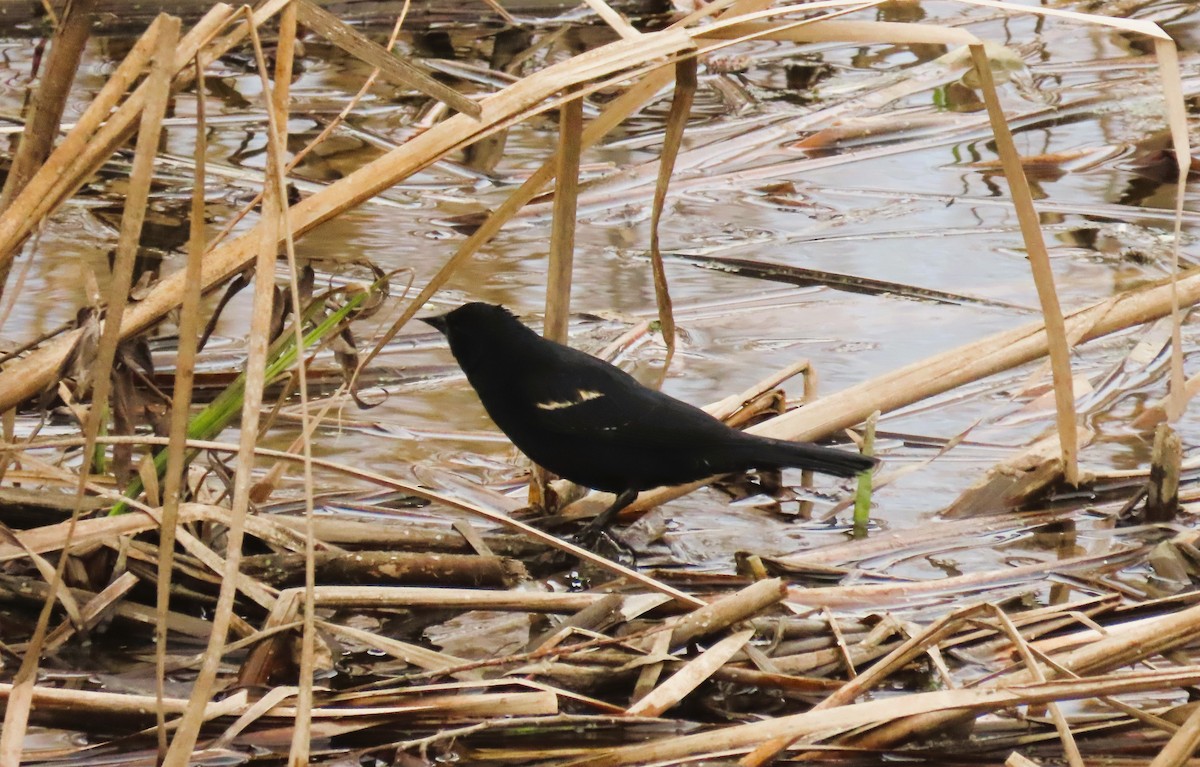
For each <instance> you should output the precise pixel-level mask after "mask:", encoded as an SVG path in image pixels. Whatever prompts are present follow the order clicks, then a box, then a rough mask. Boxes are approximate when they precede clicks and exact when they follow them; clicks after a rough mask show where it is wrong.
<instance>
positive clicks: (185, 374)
mask: <svg viewBox="0 0 1200 767" xmlns="http://www.w3.org/2000/svg"><path fill="white" fill-rule="evenodd" d="M192 61H193V76H194V77H195V82H196V147H195V155H194V161H195V167H196V169H195V182H194V186H193V188H192V207H191V215H190V219H191V220H190V221H189V222H188V227H189V228H188V245H187V264H186V266H185V267H184V269H185V273H186V275H187V285H188V290H186V291H185V292H184V294H183V305H182V307H181V308H180V312H179V349H178V350H177V352H176V359H175V391H174V392H173V394H172V397H171V426H170V437H169V440H168V443H167V467H166V471H165V472H164V476H163V499H162V501H163V510H162V525H161V531H160V533H159V554H158V583H157V590H158V599H157V603H156V604H157V634H156V643H155V644H156V647H155V656H156V657H155V663H156V674H155V688H154V690H155V695H156V697H157V698H158V700H159V701H160V704H159V707H158V712H157V714H158V753H159V757H158V758H159V760H162V759H164V758H166V754H167V746H168V743H167V730H166V726H165V725H166V721H165V718H164V717H165V713H164V712H163V710H162V705H161V701H162V699H163V697H164V696H165V694H166V693H165V689H164V688H165V684H166V673H167V671H166V669H167V636H168V630H167V613H168V612H169V611H170V600H171V580H172V573H173V571H174V568H175V529H176V527H177V526H178V524H179V501H180V489H181V488H182V487H183V471H184V456H185V454H186V449H187V448H186V444H185V443H186V441H187V430H188V419H189V416H190V415H191V405H192V386H193V383H194V382H195V372H196V352H197V347H198V345H199V338H200V333H201V328H202V325H201V323H200V267H201V261H202V259H203V257H204V251H205V248H206V243H205V236H204V235H205V226H204V208H205V205H204V188H205V184H206V178H205V172H204V170H205V165H206V163H207V141H206V135H207V134H206V132H207V121H206V109H205V105H204V101H205V95H206V94H205V87H204V67H203V66H202V65H201V63H200V59H199V57H197V58H195V59H193V60H192Z"/></svg>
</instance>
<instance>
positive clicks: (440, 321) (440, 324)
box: [417, 314, 446, 335]
mask: <svg viewBox="0 0 1200 767" xmlns="http://www.w3.org/2000/svg"><path fill="white" fill-rule="evenodd" d="M417 319H419V320H420V321H421V322H424V323H425V324H426V325H430V326H432V327H434V328H437V331H438V332H439V333H442V334H443V335H444V334H445V333H446V315H444V314H439V315H437V316H436V317H418V318H417Z"/></svg>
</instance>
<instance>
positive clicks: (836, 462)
mask: <svg viewBox="0 0 1200 767" xmlns="http://www.w3.org/2000/svg"><path fill="white" fill-rule="evenodd" d="M747 436H749V435H747ZM746 447H747V449H750V450H752V451H753V454H754V458H753V463H754V465H755V467H756V468H760V469H765V468H783V467H792V468H797V469H811V470H812V471H819V472H821V473H823V474H833V475H835V476H838V477H853V476H854V475H855V474H858V473H859V472H863V471H867V470H868V469H872V468H874V467H875V466H876V465H878V463H879V460H878V459H876V458H871V457H869V456H865V455H862V454H860V453H851V452H849V451H847V450H837V449H834V448H831V447H821V446H819V445H810V444H807V443H804V442H788V441H786V440H780V439H769V438H766V437H756V438H755V439H754V440H753V442H752V443H749V444H747V445H746Z"/></svg>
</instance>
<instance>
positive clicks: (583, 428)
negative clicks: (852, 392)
mask: <svg viewBox="0 0 1200 767" xmlns="http://www.w3.org/2000/svg"><path fill="white" fill-rule="evenodd" d="M422 321H423V322H426V323H428V324H430V325H432V326H433V327H435V328H437V329H438V330H439V331H441V332H442V333H443V334H444V335H445V336H446V339H447V340H448V341H449V342H450V351H451V352H452V353H453V354H454V358H455V359H456V360H458V364H459V366H461V367H462V369H463V372H464V373H466V374H467V381H469V382H470V384H471V386H472V387H473V388H474V389H475V392H476V393H477V394H478V395H479V399H480V400H482V401H483V406H484V408H485V409H486V410H487V412H488V415H490V416H491V417H492V420H493V421H495V422H496V425H497V426H499V427H500V430H501V431H503V432H504V433H505V434H506V435H507V436H508V438H509V439H511V440H512V442H513V444H514V445H516V446H517V448H518V449H520V451H521V452H522V453H524V454H525V455H526V456H528V457H529V459H530V460H532V461H533V462H534V463H536V464H538V465H539V466H542V467H543V468H545V469H547V470H549V471H552V472H554V473H555V474H557V475H559V476H560V477H563V478H565V479H569V480H571V481H572V482H574V483H576V484H578V485H583V486H584V487H590V488H592V489H593V490H604V491H607V492H610V493H616V494H617V499H616V501H615V502H614V503H613V504H612V506H610V507H609V508H608V509H606V510H605V511H604V512H603V513H602V514H600V516H598V517H596V519H595V520H594V521H593V522H592V524H590V525H589V526H588V527H587V528H586V530H585V531H584V533H583V535H582V540H587V539H588V537H589V535H591V534H594V533H596V532H599V531H600V530H603V529H605V527H606V526H607V525H608V524H609V523H610V522H611V521H612V519H613V518H614V517H615V516H616V514H617V513H618V512H620V511H621V509H623V508H625V507H626V506H628V505H629V504H630V503H632V502H633V500H634V499H635V498H637V494H638V491H640V490H648V489H650V488H652V487H659V486H662V485H682V484H686V483H688V482H693V481H695V480H698V479H704V478H705V477H711V476H713V475H716V474H729V473H733V472H744V471H747V470H749V469H780V468H784V467H795V468H801V469H812V470H813V471H819V472H823V473H825V474H835V475H837V476H839V477H851V476H854V475H855V474H858V473H859V472H862V471H866V470H867V469H870V468H871V467H873V466H875V464H876V463H877V461H876V460H875V459H874V458H868V457H866V456H863V455H859V454H858V453H849V452H845V451H842V450H834V449H832V448H827V447H818V446H817V445H810V444H807V443H804V442H787V441H784V440H778V439H770V438H768V437H759V436H756V435H753V434H747V433H746V432H743V431H738V430H736V429H731V428H730V427H728V426H726V425H725V424H724V423H722V422H721V421H719V420H717V419H716V418H714V417H712V416H711V415H709V414H708V413H706V412H704V411H703V410H701V409H700V408H697V407H693V406H692V405H689V404H687V403H686V402H681V401H679V400H677V399H675V398H673V397H670V396H668V395H666V394H663V393H662V392H659V391H655V390H654V389H649V388H647V387H645V386H642V385H641V384H640V383H638V382H637V380H636V379H634V378H633V376H631V375H629V374H628V373H626V372H625V371H623V370H621V369H620V368H617V367H614V366H613V365H610V364H608V363H607V362H604V361H603V360H600V359H597V358H596V357H593V356H591V355H590V354H586V353H584V352H581V351H579V350H577V349H572V348H570V347H569V346H563V345H562V344H559V343H556V342H554V341H550V340H548V339H545V338H542V337H541V336H540V335H538V334H537V333H536V332H534V331H533V330H531V329H530V328H527V327H526V326H525V325H523V324H522V323H521V322H520V320H518V319H517V318H516V317H515V316H513V315H512V313H510V312H509V311H508V310H507V309H505V308H504V307H501V306H495V305H493V304H485V303H479V302H476V303H469V304H465V305H463V306H460V307H458V308H457V309H455V310H453V311H451V312H448V313H447V314H442V315H439V316H437V317H427V318H423V319H422Z"/></svg>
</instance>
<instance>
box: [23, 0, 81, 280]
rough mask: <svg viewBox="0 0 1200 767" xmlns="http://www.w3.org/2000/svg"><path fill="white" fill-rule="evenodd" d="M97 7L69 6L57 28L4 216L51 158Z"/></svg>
mask: <svg viewBox="0 0 1200 767" xmlns="http://www.w3.org/2000/svg"><path fill="white" fill-rule="evenodd" d="M95 4H96V0H76V2H74V3H71V4H69V5H67V8H66V15H65V16H64V17H63V19H62V23H61V24H59V23H56V24H55V29H54V37H53V39H52V40H51V42H50V55H49V56H48V57H47V59H46V67H45V73H44V74H43V75H42V77H41V78H40V79H41V81H40V82H39V83H38V86H37V89H36V90H35V91H34V93H33V98H32V100H31V102H30V107H29V115H28V118H27V119H26V121H25V127H24V129H23V130H22V131H21V140H20V142H19V143H18V144H17V150H16V152H15V153H14V154H13V157H12V164H11V165H10V166H9V169H8V176H7V178H5V179H4V189H3V190H2V191H0V212H2V211H4V210H5V209H6V208H7V207H8V206H9V203H11V202H12V200H13V198H14V197H16V195H17V193H18V192H19V191H20V190H21V189H22V188H23V187H24V186H25V184H26V183H28V182H29V179H30V178H31V177H32V176H33V174H34V173H36V172H37V169H38V168H39V167H41V165H42V163H43V162H45V160H46V158H47V157H49V156H50V151H51V149H53V147H54V139H55V137H56V136H57V135H58V129H59V125H60V124H61V123H62V115H63V111H64V110H65V109H66V106H67V98H68V96H70V94H71V83H72V82H74V80H75V73H76V72H77V71H78V69H79V61H80V59H81V58H82V56H83V49H84V46H85V45H87V40H88V36H89V35H90V33H91V27H92V18H91V17H92V9H93V8H94V7H95ZM11 265H12V262H11V261H9V262H7V263H5V264H3V265H0V294H3V292H4V286H5V285H6V284H7V283H8V272H9V269H10V268H11Z"/></svg>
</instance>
